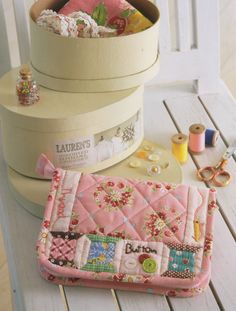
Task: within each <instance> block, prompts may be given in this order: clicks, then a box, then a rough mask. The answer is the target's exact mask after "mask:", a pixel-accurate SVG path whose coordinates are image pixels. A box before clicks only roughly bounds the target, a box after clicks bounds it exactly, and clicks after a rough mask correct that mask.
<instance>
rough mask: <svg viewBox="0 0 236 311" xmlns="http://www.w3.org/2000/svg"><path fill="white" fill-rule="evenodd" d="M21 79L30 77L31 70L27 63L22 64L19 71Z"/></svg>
mask: <svg viewBox="0 0 236 311" xmlns="http://www.w3.org/2000/svg"><path fill="white" fill-rule="evenodd" d="M19 73H20V76H21V77H22V79H29V78H31V77H32V72H31V70H30V68H29V66H28V65H23V66H22V67H21V69H20V71H19Z"/></svg>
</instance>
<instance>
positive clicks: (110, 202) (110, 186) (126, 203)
mask: <svg viewBox="0 0 236 311" xmlns="http://www.w3.org/2000/svg"><path fill="white" fill-rule="evenodd" d="M133 191H134V189H133V188H132V187H130V186H129V185H127V184H124V183H122V182H117V183H115V182H113V181H107V182H103V183H101V184H100V185H99V186H98V187H97V188H96V191H95V192H94V193H93V196H94V199H95V202H96V204H97V205H98V207H99V208H105V209H106V210H107V211H116V210H118V209H122V208H124V207H131V206H132V205H133V201H134V198H133Z"/></svg>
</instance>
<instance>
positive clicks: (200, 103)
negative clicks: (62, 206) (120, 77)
mask: <svg viewBox="0 0 236 311" xmlns="http://www.w3.org/2000/svg"><path fill="white" fill-rule="evenodd" d="M193 123H202V124H204V125H205V126H206V127H207V128H218V129H219V130H220V131H221V138H220V139H219V141H218V144H217V146H216V147H215V148H208V149H207V150H206V151H205V152H204V153H202V154H201V155H197V156H190V157H189V160H188V162H187V163H186V164H185V165H184V166H183V176H184V182H185V183H189V184H196V185H198V186H204V184H203V183H201V182H199V181H198V180H197V179H196V167H199V166H204V165H214V164H216V163H217V161H218V160H219V159H220V157H221V156H222V155H223V153H224V151H225V149H226V147H227V146H228V144H230V143H231V142H232V141H233V140H234V139H235V138H236V133H235V125H236V103H235V102H234V100H233V99H232V97H231V95H230V94H229V93H228V91H227V89H226V88H225V86H224V85H223V84H222V86H221V90H220V93H219V94H217V95H214V94H213V95H204V96H200V97H198V96H197V95H196V94H194V93H193V92H192V90H191V87H190V86H178V87H169V86H168V87H167V86H166V87H163V88H161V87H160V86H148V87H146V93H145V131H146V138H148V139H152V140H154V141H156V142H158V143H160V144H162V145H163V146H164V147H166V148H170V138H171V136H172V135H173V134H175V133H176V132H178V131H181V132H184V133H188V128H189V126H190V125H191V124H193ZM235 161H236V158H231V159H230V161H229V164H228V167H227V169H228V170H229V171H230V172H231V174H232V175H233V181H232V182H231V184H230V185H229V186H228V187H225V188H218V206H219V211H217V212H216V214H215V236H214V238H215V243H214V251H213V264H212V278H211V282H210V286H209V287H208V289H207V290H206V292H205V293H203V294H201V295H199V296H197V297H194V298H186V299H181V298H174V297H173V298H172V297H171V298H168V297H163V296H154V295H150V294H140V293H132V292H122V291H110V290H102V289H88V288H81V287H76V288H69V287H64V288H63V287H58V286H56V285H52V284H50V283H47V282H46V281H44V280H42V279H41V278H40V277H39V275H38V273H37V265H36V254H35V241H36V238H37V234H38V232H39V228H40V220H39V219H37V218H35V217H34V216H32V215H30V214H29V213H28V212H26V211H25V210H24V209H23V208H22V207H21V206H19V205H18V203H16V202H15V201H14V199H13V198H12V196H11V193H10V192H9V189H8V185H7V178H6V167H5V164H4V161H3V159H2V153H1V161H0V165H1V168H0V193H1V203H0V213H1V218H0V219H1V223H2V226H3V231H4V239H5V244H6V248H7V256H8V260H9V269H10V277H11V282H12V296H13V298H14V299H13V301H14V306H15V310H17V311H22V310H27V311H32V310H34V311H37V310H40V311H43V310H47V311H51V310H58V311H59V310H70V311H73V310H80V311H83V310H86V311H89V310H97V311H98V310H102V311H103V310H104V309H106V310H127V311H128V310H135V311H136V310H142V311H143V310H145V311H148V310H181V311H184V310H191V311H194V310H198V311H199V310H201V311H204V310H210V311H211V310H212V311H213V310H214V311H215V310H236V248H235V238H236V191H235V189H236V163H235Z"/></svg>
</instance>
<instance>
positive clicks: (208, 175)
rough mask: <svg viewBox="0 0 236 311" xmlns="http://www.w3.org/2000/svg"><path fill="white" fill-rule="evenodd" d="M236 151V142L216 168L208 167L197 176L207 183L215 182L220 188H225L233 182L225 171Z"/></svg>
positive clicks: (200, 170) (202, 169)
mask: <svg viewBox="0 0 236 311" xmlns="http://www.w3.org/2000/svg"><path fill="white" fill-rule="evenodd" d="M235 151H236V140H235V141H234V142H233V144H232V145H230V146H229V147H228V148H227V150H226V151H225V153H224V154H223V156H222V158H221V160H220V161H219V163H218V164H217V165H216V166H206V167H203V168H200V169H198V171H197V176H198V178H199V179H200V180H202V181H205V182H211V181H212V182H213V183H214V184H215V185H216V186H218V187H225V186H227V185H228V184H229V183H230V181H231V178H232V177H231V174H230V173H229V172H227V171H226V170H225V166H226V165H227V163H228V160H229V159H230V158H231V156H232V155H233V154H234V153H235Z"/></svg>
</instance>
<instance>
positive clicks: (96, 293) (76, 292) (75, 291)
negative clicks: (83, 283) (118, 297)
mask: <svg viewBox="0 0 236 311" xmlns="http://www.w3.org/2000/svg"><path fill="white" fill-rule="evenodd" d="M65 293H66V299H67V302H68V306H69V310H70V311H77V310H78V308H79V310H81V311H82V310H85V311H90V310H91V311H93V310H96V311H104V307H105V309H106V310H109V311H110V310H111V311H118V310H119V309H118V308H117V306H116V303H115V300H114V298H113V296H112V292H111V290H109V289H97V288H85V287H74V288H72V287H65Z"/></svg>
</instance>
